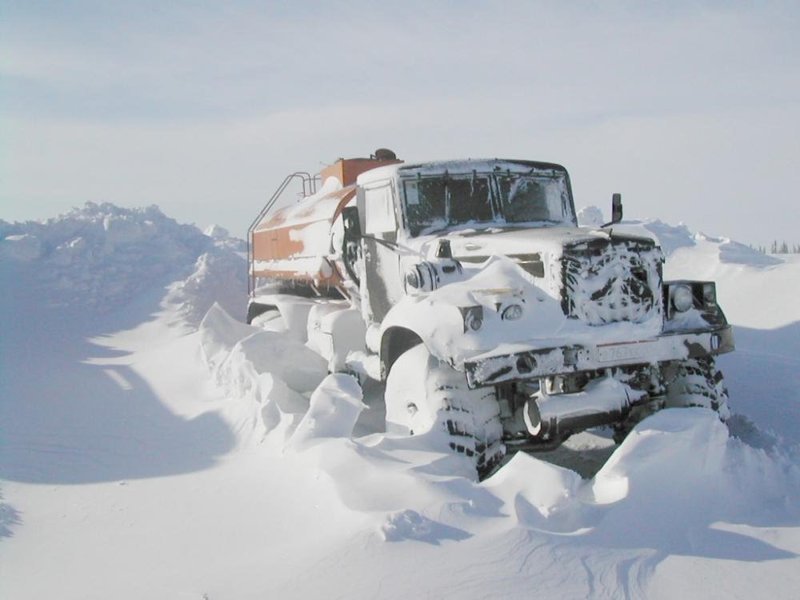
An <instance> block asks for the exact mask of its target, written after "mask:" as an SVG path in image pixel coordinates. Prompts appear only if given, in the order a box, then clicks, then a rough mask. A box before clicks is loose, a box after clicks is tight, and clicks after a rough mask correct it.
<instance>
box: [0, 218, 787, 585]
mask: <svg viewBox="0 0 800 600" xmlns="http://www.w3.org/2000/svg"><path fill="white" fill-rule="evenodd" d="M626 227H630V228H634V229H639V230H641V229H642V228H644V229H646V230H647V231H648V232H649V233H650V234H652V235H656V236H657V237H659V239H660V240H661V242H662V244H663V245H664V248H665V250H666V251H667V252H668V253H669V258H668V263H667V272H666V274H667V277H669V278H683V277H693V278H708V279H714V280H716V281H717V282H718V295H719V298H720V302H721V304H722V306H723V308H724V309H725V310H726V313H727V315H728V318H729V320H730V321H731V322H733V323H734V325H735V326H736V340H737V345H738V347H737V351H736V352H735V353H733V354H730V355H727V356H725V357H723V358H722V359H721V360H720V364H721V366H722V368H723V370H724V372H725V374H726V377H727V381H728V387H729V389H730V395H731V407H732V410H733V412H734V413H735V415H734V418H733V419H732V420H731V422H730V429H731V430H732V431H733V433H734V434H735V435H733V436H732V435H730V433H729V430H728V427H726V426H725V425H723V424H721V423H720V422H719V421H718V420H717V419H716V417H715V416H714V415H712V414H711V413H707V412H706V411H704V410H702V409H678V410H668V411H662V412H661V413H659V414H657V415H655V416H654V417H651V418H650V419H647V420H646V421H644V422H643V423H642V424H640V426H639V427H637V429H636V430H635V431H634V432H633V433H632V434H631V435H630V436H629V437H628V438H627V440H626V441H625V442H624V443H623V444H622V445H621V446H620V447H618V448H617V449H616V450H615V451H614V453H613V455H612V456H611V457H610V459H609V460H608V461H607V462H606V463H605V465H604V466H603V467H602V468H601V469H600V470H599V471H598V472H597V473H596V474H595V475H594V476H593V477H591V478H588V479H582V478H581V477H580V476H579V475H578V474H576V473H575V472H574V471H571V470H567V469H564V468H561V467H558V466H555V465H554V464H552V463H551V462H546V461H544V460H540V459H538V458H535V457H531V456H528V455H524V454H518V455H516V456H515V457H514V458H513V459H512V460H511V461H510V462H509V463H508V464H507V465H505V466H504V467H503V469H501V470H500V471H499V472H498V473H497V474H495V475H494V476H493V477H491V478H489V479H488V480H486V481H484V482H482V483H477V482H475V481H474V480H473V479H471V478H470V477H469V476H468V475H469V471H468V470H467V469H466V468H465V466H464V465H463V464H462V463H461V462H460V461H461V459H460V458H458V457H451V456H445V455H441V454H438V453H436V452H435V451H434V450H426V449H425V448H420V447H419V446H418V445H410V444H409V443H408V441H406V440H403V439H397V438H393V437H387V436H386V435H384V434H383V433H382V432H381V431H380V425H379V424H380V423H381V422H382V414H381V411H380V408H379V407H378V406H376V402H375V399H376V397H379V396H380V390H379V389H375V388H374V387H367V388H366V389H365V390H364V391H363V392H362V390H360V389H359V388H358V386H357V385H355V383H354V380H353V379H351V378H349V377H347V376H337V375H331V376H327V375H326V365H325V364H324V363H323V362H322V361H320V360H319V359H318V358H317V357H316V355H314V354H313V353H312V352H310V351H309V350H308V348H306V347H305V346H304V345H303V344H302V343H300V342H298V341H297V340H295V339H292V336H291V335H289V334H287V333H286V332H283V331H281V330H282V326H281V325H280V323H268V324H266V325H265V326H264V327H263V328H262V329H255V328H251V327H249V326H246V325H244V324H242V323H241V320H240V319H241V318H242V312H243V308H244V304H245V298H244V286H245V282H244V275H245V265H244V261H243V259H242V256H241V254H242V247H241V243H240V242H238V241H237V240H234V239H232V238H230V237H229V236H227V234H226V232H224V231H219V230H218V229H212V230H208V231H207V233H208V234H209V235H204V234H203V233H202V232H201V231H199V230H198V229H196V228H195V227H193V226H188V225H179V224H177V223H175V222H174V221H172V220H171V219H168V218H167V217H165V216H164V215H163V214H161V213H160V211H158V209H156V208H154V207H151V208H147V209H142V210H127V209H121V208H118V207H115V206H112V205H105V204H104V205H87V206H86V207H84V208H83V209H80V210H76V211H73V212H72V213H69V214H67V215H64V216H61V217H58V218H55V219H51V220H49V221H47V222H45V223H22V224H9V223H5V222H2V221H0V285H2V289H3V293H2V294H0V303H2V304H0V319H2V324H1V325H0V477H1V478H2V480H0V597H2V598H15V599H26V598H31V599H33V598H36V599H38V598H60V599H69V598H104V599H105V598H136V599H140V598H165V599H173V598H174V599H181V598H188V599H191V598H194V599H197V600H202V599H203V598H208V599H210V600H217V599H226V598H230V599H246V598H278V597H283V598H419V597H421V598H448V597H458V598H530V597H540V596H542V597H544V596H549V597H556V598H583V597H586V598H619V597H631V598H676V597H692V598H694V597H696V598H753V597H770V598H774V599H778V598H796V597H797V590H798V589H800V559H798V554H800V451H798V448H800V391H799V390H800V375H799V374H798V373H800V308H799V307H798V303H797V298H798V296H799V295H800V260H798V257H796V256H788V257H769V256H764V255H761V254H757V253H755V252H753V251H751V250H750V249H749V248H747V247H745V246H742V245H739V244H737V243H735V242H733V241H730V240H726V239H717V238H711V237H708V236H704V235H701V234H692V233H691V232H689V231H688V230H687V229H686V228H685V227H682V226H679V227H674V226H670V225H667V224H664V223H660V222H658V221H652V222H643V223H638V224H629V225H626ZM215 301H216V302H217V303H218V304H217V305H216V306H214V305H213V303H214V302H215ZM577 446H580V441H579V442H578V444H577ZM606 455H607V452H606ZM595 470H596V469H595Z"/></svg>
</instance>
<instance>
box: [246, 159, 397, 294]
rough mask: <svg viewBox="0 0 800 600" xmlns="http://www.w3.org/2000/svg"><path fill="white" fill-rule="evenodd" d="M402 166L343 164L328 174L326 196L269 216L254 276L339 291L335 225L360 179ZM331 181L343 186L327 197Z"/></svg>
mask: <svg viewBox="0 0 800 600" xmlns="http://www.w3.org/2000/svg"><path fill="white" fill-rule="evenodd" d="M397 162H401V161H398V160H396V159H394V158H383V157H380V158H352V159H339V160H338V161H336V162H335V163H334V164H332V165H330V166H328V167H326V168H325V169H323V170H322V171H321V173H320V179H321V181H322V182H323V186H322V189H321V190H320V191H318V192H316V193H314V194H311V195H310V196H307V197H305V198H303V199H301V200H300V201H299V202H297V203H296V204H292V205H289V206H285V207H282V208H280V209H276V210H272V211H270V212H268V213H267V214H266V215H265V216H264V218H263V219H262V220H261V222H260V223H258V225H256V227H255V228H254V229H253V230H252V233H251V239H250V243H251V247H252V261H253V262H252V264H251V276H252V277H254V278H265V279H271V280H279V281H284V282H291V283H294V284H301V285H310V286H311V287H312V288H314V289H323V288H339V287H340V285H341V283H342V274H341V273H340V271H339V269H337V267H336V265H334V264H333V263H332V262H331V261H329V260H328V258H327V257H328V256H329V255H330V254H331V253H332V250H334V249H332V248H331V247H330V245H331V231H332V228H333V225H334V223H335V222H336V219H338V218H339V216H340V215H341V213H342V210H344V208H345V206H347V205H348V204H349V203H350V201H351V200H353V198H354V197H355V194H356V185H355V183H356V178H357V177H358V175H360V174H361V173H363V172H365V171H368V170H370V169H374V168H377V167H382V166H385V165H390V164H394V163H397ZM330 177H335V178H336V179H338V180H339V181H340V182H341V183H342V186H343V187H341V188H332V189H331V191H330V192H328V193H325V187H326V186H325V182H326V181H327V180H328V179H329V178H330Z"/></svg>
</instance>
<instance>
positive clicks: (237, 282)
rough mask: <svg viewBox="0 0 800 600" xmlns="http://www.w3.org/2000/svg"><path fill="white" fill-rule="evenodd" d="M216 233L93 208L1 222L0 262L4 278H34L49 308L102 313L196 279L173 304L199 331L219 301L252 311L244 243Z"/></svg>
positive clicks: (141, 213) (146, 211)
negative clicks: (23, 274)
mask: <svg viewBox="0 0 800 600" xmlns="http://www.w3.org/2000/svg"><path fill="white" fill-rule="evenodd" d="M209 232H210V233H211V234H212V236H213V237H209V236H207V235H204V234H203V233H202V232H201V231H200V230H199V229H197V228H196V227H194V226H193V225H181V224H178V223H177V222H176V221H174V220H173V219H170V218H168V217H166V216H165V215H164V214H163V213H162V212H161V211H160V210H159V209H158V207H156V206H149V207H147V208H134V209H127V208H121V207H118V206H115V205H113V204H109V203H103V204H95V203H92V202H89V203H87V204H86V205H85V206H84V207H83V208H80V209H74V210H72V211H70V212H68V213H66V214H64V215H61V216H59V217H55V218H51V219H47V220H46V221H41V222H34V221H28V222H24V223H7V222H5V221H0V261H2V264H3V266H5V269H4V271H8V269H9V268H12V269H14V270H15V271H16V272H17V273H19V272H27V273H29V274H31V277H30V278H29V279H30V282H32V284H33V285H35V286H36V288H37V289H36V290H32V292H33V291H35V294H34V295H35V296H37V297H38V298H39V299H40V301H41V302H42V303H43V304H45V305H47V306H58V307H65V306H76V307H87V308H91V309H92V310H97V311H101V312H103V311H112V310H118V309H119V308H120V307H121V306H124V305H126V304H127V303H128V302H130V301H131V300H132V299H133V298H135V297H137V296H139V295H141V294H142V293H143V292H145V291H147V290H150V289H154V288H157V287H159V286H164V285H166V284H168V283H170V282H172V281H175V280H177V279H182V278H184V277H186V276H187V275H189V279H188V280H186V281H185V282H184V283H183V284H182V285H180V286H178V287H177V288H176V289H175V292H174V294H173V296H172V300H173V301H176V302H182V303H185V304H186V316H187V318H188V319H189V320H190V321H193V322H195V323H196V322H198V321H199V320H200V318H201V317H202V315H203V314H204V313H205V311H206V310H207V309H208V308H209V306H210V305H211V303H212V302H213V301H215V300H216V301H219V302H220V303H221V304H222V305H223V306H225V307H226V308H228V309H229V310H231V311H234V310H235V313H234V314H237V315H238V314H239V313H241V312H242V311H243V310H244V306H245V291H244V290H245V289H246V279H245V277H246V265H245V261H244V260H243V259H242V258H241V256H240V254H241V246H242V244H243V242H241V240H235V239H233V238H230V237H229V236H227V234H226V232H224V230H221V229H219V228H212V229H211V230H209ZM11 277H15V276H11ZM15 282H16V279H15V280H12V281H8V282H4V283H5V284H6V285H14V284H15Z"/></svg>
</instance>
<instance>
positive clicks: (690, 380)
mask: <svg viewBox="0 0 800 600" xmlns="http://www.w3.org/2000/svg"><path fill="white" fill-rule="evenodd" d="M682 406H702V407H704V408H710V409H711V410H713V411H716V412H717V413H718V414H719V418H720V419H721V420H723V421H727V419H728V417H730V414H731V413H730V410H729V409H728V390H727V389H725V382H724V380H723V377H722V373H721V372H720V370H719V369H717V367H716V364H715V363H714V359H713V358H710V357H709V358H690V359H688V360H685V361H682V362H681V363H679V364H678V368H677V373H676V375H675V377H674V378H673V379H672V380H671V381H669V382H668V383H667V396H666V402H665V407H682Z"/></svg>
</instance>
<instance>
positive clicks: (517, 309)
mask: <svg viewBox="0 0 800 600" xmlns="http://www.w3.org/2000/svg"><path fill="white" fill-rule="evenodd" d="M500 318H501V319H503V320H504V321H516V320H517V319H521V318H522V307H521V306H520V305H519V304H509V305H508V306H506V307H505V308H504V309H503V312H502V313H500Z"/></svg>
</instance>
